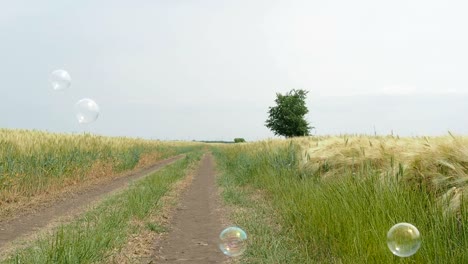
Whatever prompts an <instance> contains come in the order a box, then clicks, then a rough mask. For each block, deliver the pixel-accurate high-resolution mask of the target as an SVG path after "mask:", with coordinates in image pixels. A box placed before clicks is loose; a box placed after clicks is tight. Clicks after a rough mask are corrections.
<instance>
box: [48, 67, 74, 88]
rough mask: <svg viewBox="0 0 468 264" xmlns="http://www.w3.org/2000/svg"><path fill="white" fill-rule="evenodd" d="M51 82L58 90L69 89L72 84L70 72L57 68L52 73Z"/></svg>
mask: <svg viewBox="0 0 468 264" xmlns="http://www.w3.org/2000/svg"><path fill="white" fill-rule="evenodd" d="M50 84H51V85H52V89H54V90H56V91H58V90H63V89H67V88H68V87H70V85H71V77H70V74H68V72H67V71H65V70H55V71H53V72H52V74H51V75H50Z"/></svg>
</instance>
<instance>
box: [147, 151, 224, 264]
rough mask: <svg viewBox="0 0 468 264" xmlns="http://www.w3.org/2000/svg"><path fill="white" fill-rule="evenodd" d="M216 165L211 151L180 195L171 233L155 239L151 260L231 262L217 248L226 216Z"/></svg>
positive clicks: (168, 261) (158, 261)
mask: <svg viewBox="0 0 468 264" xmlns="http://www.w3.org/2000/svg"><path fill="white" fill-rule="evenodd" d="M214 164H215V163H214V160H213V156H212V155H211V154H206V155H205V156H204V157H203V159H202V161H201V165H200V167H199V168H198V170H197V172H196V174H195V175H194V178H193V181H192V184H191V186H189V187H188V189H187V190H186V191H185V193H183V194H182V195H181V197H180V202H179V205H178V206H177V207H176V210H175V212H174V213H173V216H172V217H171V218H172V219H171V225H170V226H169V232H168V233H167V234H166V235H165V238H164V239H160V240H156V241H155V252H154V257H153V260H151V261H150V263H191V264H192V263H195V264H197V263H203V264H208V263H225V262H228V261H229V258H228V257H226V256H225V255H223V253H222V252H221V251H220V249H219V248H218V237H219V233H220V232H221V231H222V230H223V229H224V228H223V222H224V221H223V220H222V219H223V218H224V217H225V216H224V215H223V213H224V212H223V209H222V207H221V206H220V205H221V202H220V197H219V192H218V189H217V187H216V173H215V166H214ZM147 263H148V262H147Z"/></svg>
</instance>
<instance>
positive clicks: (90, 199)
mask: <svg viewBox="0 0 468 264" xmlns="http://www.w3.org/2000/svg"><path fill="white" fill-rule="evenodd" d="M183 157H184V155H178V156H174V157H171V158H168V159H165V160H162V161H159V162H157V163H155V164H154V165H152V166H150V167H148V168H145V169H142V170H139V171H136V172H133V173H130V174H128V175H126V176H123V177H120V178H117V179H113V180H111V181H109V182H106V183H105V184H100V185H97V186H92V187H90V188H87V189H86V190H83V191H81V192H79V193H74V194H71V195H70V197H66V198H63V199H62V200H59V201H57V202H54V203H52V204H49V205H47V206H46V207H43V208H38V209H37V210H36V212H33V213H30V212H29V213H26V214H19V215H17V216H15V217H14V218H10V219H7V220H2V221H0V252H2V251H5V250H7V249H6V248H9V247H10V246H11V245H9V244H10V243H11V242H13V241H14V240H16V239H17V238H21V237H29V236H31V235H34V234H35V233H37V231H39V230H42V229H44V228H46V227H47V226H50V225H53V223H54V222H59V219H63V218H64V217H68V218H72V217H73V216H76V215H78V214H79V213H81V212H83V211H84V210H85V209H86V207H87V205H89V204H91V203H94V202H96V201H99V200H100V199H102V198H103V197H104V196H105V195H107V194H109V193H111V192H114V191H117V190H118V189H121V188H124V187H126V186H127V185H128V183H129V182H132V181H134V180H137V179H139V178H142V177H144V176H146V175H148V174H150V173H152V172H155V171H157V170H159V169H161V168H163V167H164V166H166V165H168V164H170V163H173V162H175V161H176V160H179V159H181V158H183Z"/></svg>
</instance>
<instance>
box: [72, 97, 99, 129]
mask: <svg viewBox="0 0 468 264" xmlns="http://www.w3.org/2000/svg"><path fill="white" fill-rule="evenodd" d="M75 112H76V118H77V119H78V122H79V123H80V124H87V123H91V122H94V121H96V119H97V118H98V116H99V106H98V104H96V102H95V101H93V100H91V99H89V98H84V99H81V100H79V101H78V102H77V103H76V104H75Z"/></svg>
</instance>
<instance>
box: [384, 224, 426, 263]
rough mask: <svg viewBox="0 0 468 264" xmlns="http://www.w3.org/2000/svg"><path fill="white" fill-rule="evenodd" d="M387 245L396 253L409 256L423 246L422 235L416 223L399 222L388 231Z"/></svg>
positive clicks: (400, 255)
mask: <svg viewBox="0 0 468 264" xmlns="http://www.w3.org/2000/svg"><path fill="white" fill-rule="evenodd" d="M387 245H388V248H389V249H390V251H392V253H393V254H394V255H396V256H399V257H409V256H412V255H414V254H415V253H416V252H417V251H418V249H419V247H420V246H421V235H420V234H419V230H418V229H417V228H416V227H415V226H414V225H412V224H408V223H398V224H396V225H394V226H392V228H390V230H389V231H388V233H387Z"/></svg>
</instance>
